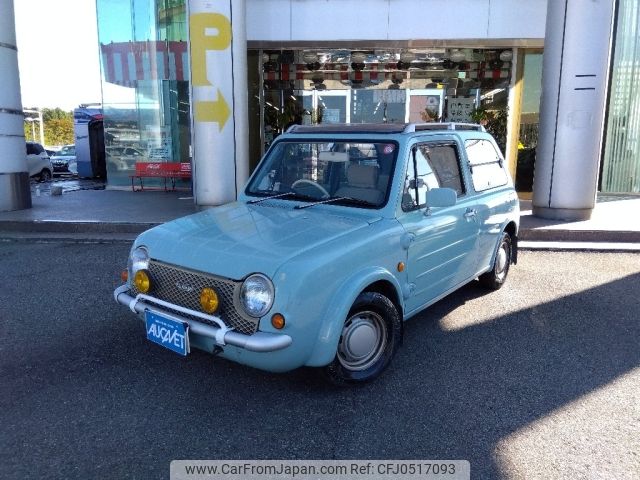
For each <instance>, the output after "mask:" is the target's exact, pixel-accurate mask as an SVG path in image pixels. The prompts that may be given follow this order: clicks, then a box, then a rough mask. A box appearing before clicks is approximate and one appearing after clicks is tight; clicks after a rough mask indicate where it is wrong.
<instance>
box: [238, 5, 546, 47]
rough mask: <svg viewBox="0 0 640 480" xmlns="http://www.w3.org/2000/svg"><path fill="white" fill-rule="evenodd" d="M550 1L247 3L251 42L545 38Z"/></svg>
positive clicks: (248, 30)
mask: <svg viewBox="0 0 640 480" xmlns="http://www.w3.org/2000/svg"><path fill="white" fill-rule="evenodd" d="M546 11H547V0H458V1H455V2H452V1H450V0H365V1H363V0H247V40H248V41H250V42H251V41H257V42H265V41H266V42H269V41H271V42H291V41H340V40H376V41H380V40H467V39H479V40H482V39H543V38H544V30H545V17H546Z"/></svg>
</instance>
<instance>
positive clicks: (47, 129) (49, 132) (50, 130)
mask: <svg viewBox="0 0 640 480" xmlns="http://www.w3.org/2000/svg"><path fill="white" fill-rule="evenodd" d="M73 142H74V136H73V117H71V118H58V119H51V120H49V121H48V122H47V121H45V122H44V143H45V144H46V145H67V144H70V143H73Z"/></svg>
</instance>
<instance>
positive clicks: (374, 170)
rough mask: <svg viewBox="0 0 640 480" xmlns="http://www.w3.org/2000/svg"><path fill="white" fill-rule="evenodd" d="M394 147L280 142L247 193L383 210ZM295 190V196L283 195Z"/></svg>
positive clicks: (389, 179) (391, 168) (390, 145)
mask: <svg viewBox="0 0 640 480" xmlns="http://www.w3.org/2000/svg"><path fill="white" fill-rule="evenodd" d="M397 150H398V148H397V145H396V144H395V143H389V142H387V143H383V142H375V143H367V142H361V141H353V142H327V141H323V142H312V141H282V142H280V143H278V144H276V145H275V146H274V147H273V149H272V150H271V151H270V152H269V155H268V156H267V157H266V158H265V159H264V160H263V161H262V163H261V164H260V168H259V170H258V172H257V174H256V175H255V176H254V178H253V179H252V181H251V183H250V184H249V186H248V187H247V192H246V193H247V194H249V195H257V196H263V197H268V196H273V195H278V198H280V199H282V200H300V199H304V200H305V201H318V200H328V199H335V201H332V202H331V203H333V204H343V205H349V206H357V207H360V208H363V207H364V208H380V207H382V206H383V205H384V203H385V202H386V199H387V194H388V191H389V188H390V184H391V179H392V177H393V166H394V164H395V158H396V155H397ZM288 192H292V194H291V195H282V194H285V193H288Z"/></svg>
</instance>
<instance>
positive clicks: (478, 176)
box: [464, 140, 509, 192]
mask: <svg viewBox="0 0 640 480" xmlns="http://www.w3.org/2000/svg"><path fill="white" fill-rule="evenodd" d="M464 145H465V149H466V150H467V157H468V158H469V167H470V168H471V179H472V180H473V188H474V189H475V191H476V192H483V191H485V190H489V189H490V188H495V187H501V186H503V185H506V184H507V182H508V178H509V177H508V174H507V172H506V170H505V169H504V161H503V160H502V157H501V156H500V154H499V153H498V151H497V150H496V149H495V147H494V146H493V144H492V143H491V142H490V141H488V140H467V141H466V142H465V144H464Z"/></svg>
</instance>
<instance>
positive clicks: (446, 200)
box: [425, 188, 458, 210]
mask: <svg viewBox="0 0 640 480" xmlns="http://www.w3.org/2000/svg"><path fill="white" fill-rule="evenodd" d="M426 197H427V198H426V199H425V203H426V205H427V210H428V209H430V208H441V207H453V206H454V205H455V204H456V202H457V201H458V194H457V193H456V191H455V190H454V189H453V188H433V189H431V190H428V191H427V195H426Z"/></svg>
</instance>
